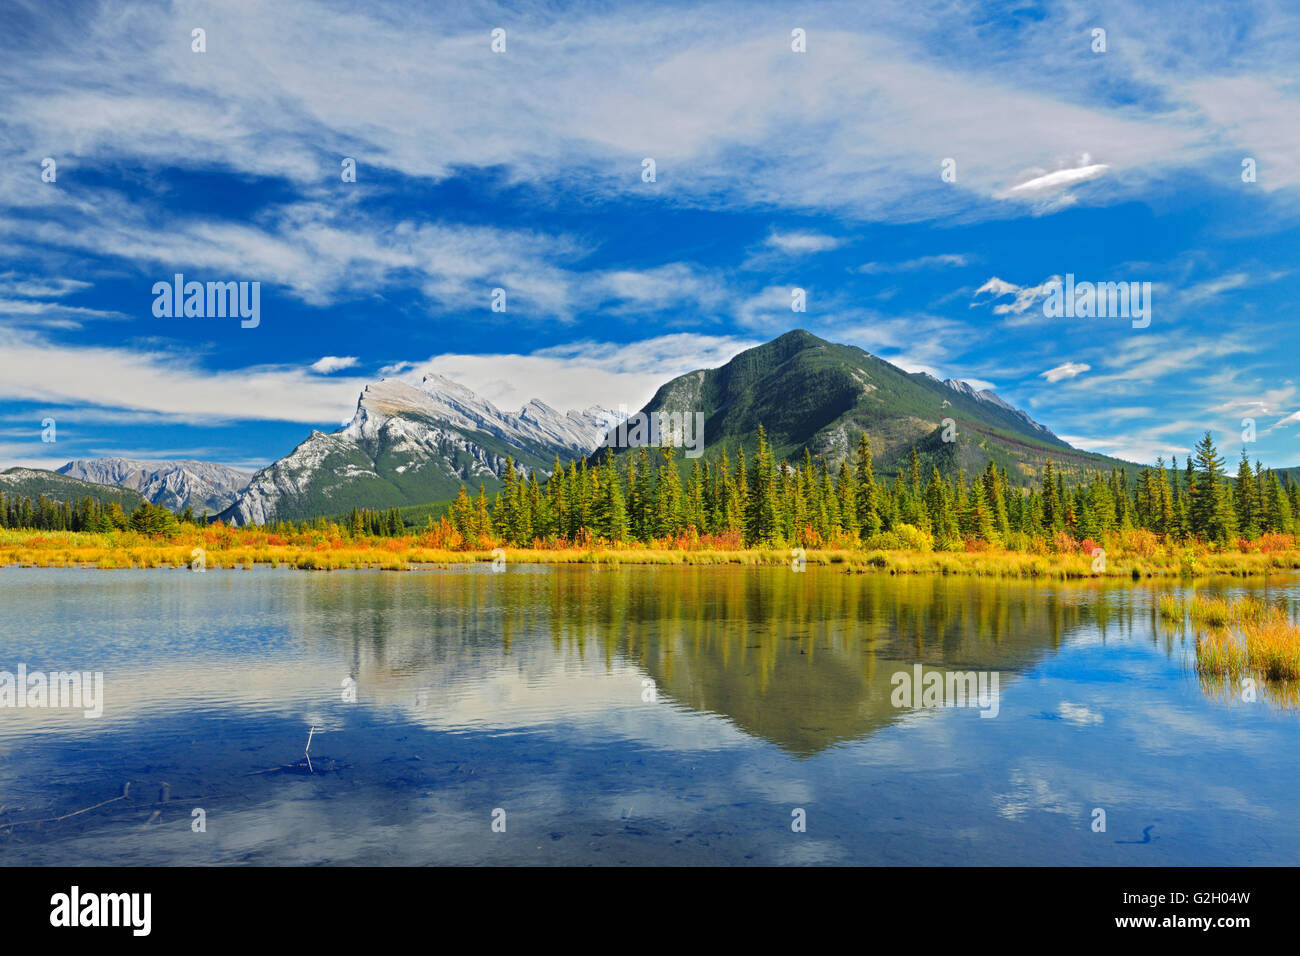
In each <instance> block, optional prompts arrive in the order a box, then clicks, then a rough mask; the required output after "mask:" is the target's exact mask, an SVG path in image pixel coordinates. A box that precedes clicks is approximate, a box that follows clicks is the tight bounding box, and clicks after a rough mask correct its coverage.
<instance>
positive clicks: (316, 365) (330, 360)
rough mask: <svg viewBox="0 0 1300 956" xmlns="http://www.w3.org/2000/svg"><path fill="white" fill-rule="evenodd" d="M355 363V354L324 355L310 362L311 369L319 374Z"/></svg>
mask: <svg viewBox="0 0 1300 956" xmlns="http://www.w3.org/2000/svg"><path fill="white" fill-rule="evenodd" d="M356 364H357V357H356V356H355V355H326V356H324V357H322V358H319V359H317V360H316V361H315V362H312V363H311V370H312V371H313V372H316V373H317V374H319V375H329V374H331V373H332V372H338V371H341V370H343V369H345V368H352V366H354V365H356Z"/></svg>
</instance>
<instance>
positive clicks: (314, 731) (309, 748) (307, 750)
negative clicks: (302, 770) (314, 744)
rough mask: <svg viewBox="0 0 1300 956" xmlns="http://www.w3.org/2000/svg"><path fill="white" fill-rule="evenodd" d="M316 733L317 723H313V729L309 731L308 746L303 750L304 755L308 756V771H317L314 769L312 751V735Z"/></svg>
mask: <svg viewBox="0 0 1300 956" xmlns="http://www.w3.org/2000/svg"><path fill="white" fill-rule="evenodd" d="M314 733H316V725H315V724H312V725H311V730H310V731H308V733H307V747H306V749H304V750H303V752H302V755H303V756H304V757H306V758H307V772H308V773H315V772H316V771H315V770H313V769H312V766H311V752H310V751H311V736H312V734H314Z"/></svg>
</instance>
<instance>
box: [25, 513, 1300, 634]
mask: <svg viewBox="0 0 1300 956" xmlns="http://www.w3.org/2000/svg"><path fill="white" fill-rule="evenodd" d="M437 544H438V542H437V541H436V540H435V539H433V538H431V536H429V535H418V536H416V535H412V536H407V537H403V538H368V537H359V538H356V539H353V538H351V537H350V536H348V535H346V534H344V533H342V532H340V531H339V530H338V529H337V528H330V529H328V530H327V531H316V530H313V531H298V532H295V533H294V534H292V535H289V536H278V535H276V534H273V533H270V532H267V531H265V530H262V529H258V528H247V529H245V528H239V529H236V528H229V527H224V526H219V525H216V526H210V527H205V528H198V527H194V526H187V527H185V528H183V530H182V531H180V532H178V533H177V534H175V535H173V536H171V537H168V538H156V537H149V536H147V535H141V534H137V533H135V532H129V531H114V532H107V533H90V532H48V531H47V532H40V531H15V530H0V565H6V564H10V565H28V566H39V567H94V568H105V569H115V568H164V567H170V568H185V567H189V566H190V563H191V561H192V560H193V558H194V549H195V548H201V549H202V551H203V553H202V560H203V561H204V563H205V566H206V567H208V568H245V569H248V568H252V567H254V566H256V565H266V566H271V567H287V568H298V569H302V570H323V571H326V570H340V569H348V568H375V569H382V570H392V571H405V570H411V569H413V568H418V567H420V566H424V565H450V564H466V563H488V562H491V561H492V560H493V556H494V555H493V549H492V548H490V547H483V548H477V549H470V550H451V549H448V548H447V547H440V546H435V545H437ZM1105 544H1106V557H1105V562H1104V567H1101V566H1099V565H1098V564H1097V563H1096V562H1095V561H1094V558H1093V557H1092V556H1091V554H1083V553H1081V552H1079V551H1077V550H1076V551H1063V552H1061V553H1055V552H1053V551H1050V550H1047V549H1045V548H1043V547H1038V548H1035V549H1033V550H1025V551H1012V550H1006V549H1000V548H988V549H984V550H972V551H933V550H929V551H927V550H881V549H866V548H848V547H835V548H820V549H808V550H807V551H805V552H804V560H805V561H806V565H807V566H808V567H810V568H816V567H819V566H820V567H831V566H834V567H837V568H838V569H839V570H841V571H843V572H845V573H885V574H963V575H977V576H988V577H1014V578H1057V579H1063V578H1087V577H1112V578H1113V577H1124V578H1145V577H1156V576H1187V575H1188V574H1196V575H1210V574H1230V575H1238V576H1251V575H1261V574H1267V573H1269V572H1272V571H1278V570H1293V569H1300V549H1294V548H1293V549H1291V550H1285V551H1272V552H1262V551H1251V552H1239V551H1212V550H1207V549H1205V548H1196V549H1189V548H1187V547H1184V546H1176V545H1160V544H1156V545H1153V544H1151V543H1150V542H1149V541H1144V542H1143V543H1142V546H1141V547H1131V548H1129V549H1127V550H1126V548H1125V544H1126V539H1123V538H1117V539H1116V540H1114V541H1110V542H1106V543H1105ZM503 550H504V554H505V558H506V561H507V563H508V564H509V563H532V564H603V565H619V564H653V565H718V564H729V565H748V566H780V565H787V566H789V565H791V562H792V560H793V557H792V554H791V550H790V549H789V548H770V549H755V548H748V549H746V548H737V549H721V548H713V547H706V546H702V545H700V544H698V543H696V544H690V545H685V546H675V545H670V544H668V543H660V544H656V545H654V546H647V545H643V544H631V545H617V546H612V545H605V544H596V545H591V546H587V547H573V546H570V547H537V548H505V549H503ZM1220 603H1221V602H1220ZM1161 613H1162V615H1164V613H1165V609H1164V607H1163V604H1162V610H1161ZM1182 613H1183V611H1182V609H1181V607H1180V608H1179V610H1177V611H1176V612H1175V611H1174V610H1173V608H1172V606H1171V607H1170V609H1169V616H1170V617H1171V618H1172V617H1178V618H1181V617H1182ZM1189 613H1191V614H1192V616H1193V619H1194V620H1198V621H1201V622H1203V623H1207V624H1212V623H1219V622H1220V621H1221V620H1222V617H1223V609H1222V608H1220V607H1218V606H1217V605H1216V604H1214V602H1212V601H1211V602H1204V604H1203V605H1202V604H1197V602H1196V601H1193V603H1192V606H1191V607H1190V608H1189Z"/></svg>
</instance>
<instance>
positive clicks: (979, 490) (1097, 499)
mask: <svg viewBox="0 0 1300 956" xmlns="http://www.w3.org/2000/svg"><path fill="white" fill-rule="evenodd" d="M1194 451H1195V455H1194V457H1193V456H1191V455H1189V456H1188V458H1187V463H1186V467H1185V468H1180V467H1179V466H1178V464H1177V461H1176V460H1175V461H1171V462H1170V463H1169V465H1166V464H1165V462H1164V460H1163V459H1157V460H1156V464H1155V466H1154V467H1148V468H1143V469H1142V470H1141V471H1140V472H1139V473H1138V475H1137V476H1136V479H1135V480H1134V481H1133V482H1131V483H1130V481H1129V475H1128V472H1126V471H1125V470H1123V469H1119V468H1115V469H1112V470H1111V471H1109V472H1102V471H1092V472H1088V473H1086V474H1084V475H1083V476H1082V477H1081V478H1080V479H1079V480H1076V481H1074V482H1072V483H1071V484H1069V485H1067V483H1066V480H1065V475H1063V474H1061V473H1060V471H1059V470H1058V469H1056V468H1055V467H1054V466H1053V464H1052V462H1051V461H1050V460H1048V461H1046V462H1045V464H1044V465H1043V469H1042V474H1041V476H1040V477H1039V480H1038V482H1037V486H1036V487H1034V486H1032V485H1031V486H1029V487H1024V486H1020V485H1016V484H1013V483H1012V482H1011V481H1010V480H1009V478H1008V476H1007V472H1006V470H1005V469H1003V468H999V467H998V466H997V465H996V463H995V462H993V461H992V460H991V459H990V460H989V462H988V464H987V466H986V467H985V468H984V470H983V472H982V473H980V474H977V475H972V476H970V477H969V478H968V477H967V476H966V475H965V474H964V473H963V472H961V471H958V472H957V473H956V474H951V475H948V476H946V477H945V476H944V475H941V474H940V472H939V469H938V467H937V466H933V465H932V466H931V467H930V469H929V473H928V474H926V473H924V470H923V468H922V467H921V462H920V458H919V456H918V454H917V451H916V449H915V448H913V449H912V451H911V455H910V463H909V467H908V468H906V469H904V470H903V471H901V472H900V473H899V475H898V476H897V477H896V478H895V479H894V481H893V482H892V484H891V483H889V482H887V481H884V480H881V479H878V478H877V477H876V475H875V471H874V466H873V461H872V453H871V442H870V439H869V438H868V437H867V435H866V434H863V435H862V436H861V438H860V439H859V442H858V446H857V451H856V454H855V455H854V456H853V458H852V460H851V461H850V460H845V461H843V462H841V464H840V466H839V468H838V470H836V471H835V472H834V473H832V470H831V468H830V466H829V465H828V464H827V463H826V462H825V461H821V462H819V463H816V464H814V462H813V460H812V457H811V455H810V453H809V452H808V451H807V450H806V449H805V451H804V455H803V460H802V462H801V463H800V464H798V465H792V464H788V463H785V462H777V461H776V460H774V457H773V453H772V449H771V446H770V445H769V443H768V441H767V436H766V434H765V432H764V430H763V429H762V428H761V427H760V428H759V430H758V442H757V448H756V450H755V452H754V454H753V457H752V459H747V458H746V454H745V449H744V447H743V446H741V447H740V448H739V449H738V450H737V457H736V463H735V465H734V466H733V465H732V463H731V461H730V459H729V457H728V453H727V451H726V449H723V451H722V453H721V455H720V457H719V458H718V459H717V460H701V459H695V460H694V462H693V464H692V467H691V470H690V472H689V473H688V474H687V475H686V476H685V478H684V479H683V477H682V474H681V471H680V470H679V468H678V463H677V458H676V454H675V450H674V449H672V448H662V449H658V450H656V452H655V453H654V455H653V457H652V455H651V452H650V451H649V449H647V448H645V447H641V448H639V449H638V450H637V452H636V454H635V455H628V456H624V460H622V461H619V460H618V459H617V458H616V456H614V455H612V454H606V455H605V457H604V458H603V459H601V460H597V461H594V462H589V461H588V460H587V459H585V458H583V459H578V460H575V461H573V462H571V463H570V464H569V465H568V467H567V468H565V467H563V466H561V464H560V462H559V461H558V459H557V460H556V463H555V468H554V470H553V472H552V473H551V475H549V476H547V477H545V480H544V481H543V480H541V479H540V478H539V476H538V474H537V473H536V472H531V473H528V474H525V473H524V472H522V471H521V470H519V469H518V468H516V467H515V464H514V462H513V461H512V460H507V463H506V470H505V475H504V479H503V480H504V487H503V488H502V489H501V490H500V491H499V492H498V493H497V494H496V496H495V497H494V499H493V500H492V502H491V503H490V504H489V502H488V499H487V495H486V493H485V491H484V489H483V487H482V486H480V487H479V492H478V496H477V498H475V499H472V500H471V499H470V497H469V496H468V495H467V493H466V490H465V487H464V486H463V485H462V486H461V489H460V494H459V495H458V496H457V498H456V500H455V502H454V503H453V504H452V506H451V509H450V512H449V514H448V518H449V520H450V523H451V525H452V527H453V528H454V529H455V530H456V531H457V532H458V533H459V534H461V535H462V536H463V537H465V538H466V539H467V540H470V541H484V540H487V539H496V540H503V541H505V542H507V543H509V544H512V545H516V546H526V545H528V544H531V543H532V542H534V541H549V542H553V541H558V540H564V541H568V542H575V541H580V540H584V539H593V538H599V539H604V540H606V541H611V542H632V541H638V542H642V543H647V544H648V543H650V542H652V541H662V540H665V539H678V538H680V537H681V536H683V535H697V536H702V537H703V536H713V537H717V538H730V539H732V540H734V541H738V542H740V543H743V544H744V545H745V546H746V547H774V546H780V545H791V544H798V545H803V546H818V545H823V544H830V543H849V544H851V543H864V544H868V545H870V546H877V547H909V546H912V545H913V544H915V541H916V539H917V537H918V532H919V533H921V535H922V536H924V537H928V539H929V540H930V541H931V542H933V544H934V545H935V546H937V547H942V548H957V547H961V546H963V545H964V544H966V543H968V542H971V541H977V542H986V543H988V544H1002V545H1011V544H1014V543H1017V542H1023V540H1025V539H1029V538H1051V537H1053V536H1054V535H1056V534H1057V533H1066V534H1069V535H1071V536H1072V537H1074V538H1075V539H1076V540H1080V541H1082V540H1086V539H1093V540H1098V539H1100V538H1102V537H1103V536H1104V535H1106V534H1109V533H1112V532H1115V531H1123V530H1128V529H1145V530H1148V531H1151V532H1153V533H1155V534H1158V535H1163V536H1168V537H1169V538H1172V539H1176V540H1179V541H1187V540H1192V539H1195V540H1200V541H1206V542H1214V543H1217V544H1220V545H1229V544H1234V543H1235V542H1236V540H1237V539H1238V538H1247V539H1252V540H1253V539H1256V538H1258V537H1260V536H1261V535H1263V534H1270V533H1282V534H1294V533H1295V532H1296V530H1297V528H1296V520H1295V516H1296V515H1298V514H1300V500H1297V494H1298V493H1300V487H1298V486H1297V484H1296V483H1295V482H1293V481H1291V480H1290V477H1289V475H1286V474H1283V475H1282V476H1280V477H1279V475H1278V474H1277V473H1275V472H1274V471H1272V470H1269V469H1265V468H1263V467H1262V466H1261V465H1259V464H1255V465H1252V464H1251V462H1250V460H1249V459H1248V458H1247V457H1246V455H1245V452H1244V451H1243V453H1242V458H1241V463H1240V465H1239V466H1238V471H1237V476H1236V478H1235V479H1233V478H1230V477H1229V476H1228V474H1227V471H1226V468H1225V463H1224V460H1223V458H1222V457H1221V456H1220V455H1219V454H1218V452H1217V450H1216V449H1215V447H1214V442H1213V440H1212V438H1211V436H1210V434H1209V433H1208V432H1207V433H1206V434H1205V437H1204V438H1203V439H1202V440H1201V441H1200V442H1199V443H1197V445H1196V447H1195V449H1194Z"/></svg>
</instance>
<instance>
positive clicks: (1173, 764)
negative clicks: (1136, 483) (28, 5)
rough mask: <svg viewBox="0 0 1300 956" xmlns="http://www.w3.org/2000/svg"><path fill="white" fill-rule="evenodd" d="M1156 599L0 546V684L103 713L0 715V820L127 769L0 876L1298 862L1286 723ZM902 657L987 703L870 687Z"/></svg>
mask: <svg viewBox="0 0 1300 956" xmlns="http://www.w3.org/2000/svg"><path fill="white" fill-rule="evenodd" d="M1161 587H1163V588H1165V589H1166V590H1172V589H1174V585H1171V584H1164V585H1161ZM1201 587H1202V589H1204V590H1218V591H1229V592H1239V591H1243V590H1249V591H1252V592H1257V593H1266V594H1267V595H1268V596H1269V597H1272V598H1275V599H1285V600H1289V601H1290V602H1291V604H1292V607H1293V608H1294V607H1295V606H1296V604H1297V602H1298V601H1300V586H1298V582H1297V579H1296V578H1294V577H1287V578H1279V579H1274V580H1272V581H1269V582H1263V581H1259V582H1253V583H1250V584H1244V585H1243V584H1242V583H1241V582H1240V581H1237V582H1225V583H1220V584H1210V585H1205V584H1202V585H1201ZM1160 593H1163V592H1162V591H1160V590H1158V589H1157V588H1155V587H1152V586H1150V585H1146V584H1131V583H1127V582H1124V583H1117V582H1107V583H1097V582H1086V583H1068V584H1067V583H1044V582H1040V583H1033V582H1018V581H981V580H975V579H970V578H957V577H920V578H893V577H888V576H880V575H854V574H844V573H841V572H839V571H837V570H833V569H827V568H815V567H809V568H808V570H807V572H806V573H802V574H797V573H794V572H793V571H791V570H790V569H788V568H769V569H755V568H646V567H639V568H621V569H613V570H611V569H595V568H591V567H540V566H531V567H530V566H518V565H515V566H511V567H510V568H509V569H508V570H507V571H506V572H505V573H502V574H494V573H492V572H491V571H490V569H489V568H488V567H486V566H479V567H465V568H453V569H449V570H427V571H418V572H410V573H400V572H397V573H395V572H336V573H328V574H324V573H322V574H315V573H304V572H295V571H275V570H269V569H258V570H253V571H220V570H212V571H208V572H206V573H203V574H195V573H192V572H189V571H178V570H150V571H96V570H84V571H83V570H68V569H33V568H4V569H0V671H4V670H7V671H10V672H16V670H17V667H18V665H19V664H24V665H26V668H27V670H28V672H34V671H68V670H74V669H75V670H81V671H102V672H103V674H104V701H103V715H102V716H101V717H99V718H97V719H95V718H87V717H85V716H84V715H83V713H82V712H81V710H72V709H31V708H21V709H19V708H0V824H4V823H8V822H12V821H19V820H23V821H27V820H42V819H44V820H49V819H50V818H54V817H61V816H66V815H69V814H74V813H75V812H76V811H79V810H82V809H84V808H86V807H90V806H93V805H96V804H100V803H103V802H104V801H109V800H112V799H113V798H114V797H117V796H119V795H120V794H121V793H122V792H123V785H124V783H125V782H127V781H130V782H131V784H132V786H131V789H130V791H129V793H128V796H127V797H126V798H125V799H122V800H116V801H114V802H111V803H105V804H104V805H103V806H102V807H99V808H97V809H94V810H91V811H89V812H86V813H82V814H78V815H76V816H68V817H67V819H64V820H59V821H53V822H45V823H41V824H39V825H35V824H30V823H29V824H24V825H21V826H17V827H13V828H11V829H6V828H4V827H3V826H0V865H18V864H110V865H116V864H143V865H157V864H314V863H334V864H386V863H394V864H447V863H450V864H474V863H490V864H515V863H530V864H660V863H677V864H819V863H828V864H1022V863H1023V864H1049V865H1051V864H1075V863H1077V864H1113V865H1124V866H1129V865H1144V864H1227V865H1233V864H1287V865H1294V864H1296V863H1297V862H1300V822H1298V820H1300V763H1298V760H1297V758H1298V756H1300V714H1297V712H1296V710H1294V709H1287V707H1286V706H1285V704H1284V703H1282V702H1279V700H1277V699H1276V698H1275V697H1274V696H1273V695H1271V694H1269V693H1267V692H1262V693H1261V694H1260V697H1259V699H1258V700H1257V701H1255V702H1246V701H1243V700H1241V699H1240V695H1239V694H1233V693H1230V692H1229V691H1228V690H1225V689H1223V688H1217V689H1216V688H1214V687H1205V686H1203V685H1202V683H1201V682H1200V681H1199V680H1198V678H1197V677H1196V675H1195V672H1194V670H1193V669H1192V666H1191V662H1192V660H1193V657H1192V650H1193V646H1194V641H1195V632H1194V631H1192V630H1184V629H1181V628H1176V627H1170V626H1168V625H1166V624H1164V623H1162V622H1160V621H1158V620H1156V618H1155V616H1154V614H1153V610H1152V609H1153V606H1154V604H1155V601H1156V598H1157V597H1158V595H1159V594H1160ZM918 664H919V665H920V667H921V673H922V674H923V675H924V674H928V673H931V672H939V673H940V674H941V675H946V674H947V673H949V672H971V671H973V672H977V673H981V672H982V673H984V674H985V675H986V677H989V679H990V680H991V676H990V675H993V674H996V675H997V678H998V684H997V695H996V698H994V697H992V694H991V684H986V685H985V687H986V690H987V691H988V692H989V696H988V697H987V698H986V699H985V701H984V703H985V704H987V705H988V706H984V707H982V708H981V707H980V706H952V707H943V706H938V707H906V706H895V705H894V703H893V702H891V696H893V695H894V694H895V687H896V684H895V683H894V679H893V675H895V674H899V673H902V674H906V675H908V676H909V677H914V676H915V674H916V666H917V665H918ZM942 679H943V680H947V678H946V677H943V678H942ZM945 686H946V685H945ZM352 688H354V690H353V689H352ZM899 692H900V693H901V687H900V689H899ZM945 692H946V690H945ZM351 696H355V701H351V700H348V699H346V698H348V697H351ZM918 696H919V695H918ZM914 703H921V701H920V700H918V701H915V702H914ZM966 703H975V704H978V703H980V701H979V700H978V699H976V700H974V701H967V702H966ZM994 709H996V716H993V712H994ZM982 712H983V713H987V714H989V716H981V713H982ZM312 727H315V731H314V732H312V731H311V728H312ZM309 733H310V734H311V748H310V753H309V756H310V759H311V762H312V765H311V768H310V770H309V768H308V767H307V765H306V761H305V760H304V748H305V747H306V745H307V742H308V736H309ZM164 783H165V784H167V785H168V787H167V796H168V800H167V801H166V802H163V801H162V800H161V796H162V788H163V784H164ZM196 808H201V809H202V811H203V814H202V816H203V819H204V820H205V823H206V831H205V832H195V830H194V828H193V823H192V821H193V820H194V819H195V817H194V810H195V809H196ZM1096 808H1100V809H1102V810H1104V811H1105V824H1106V829H1105V831H1104V832H1094V828H1093V821H1094V813H1095V809H1096ZM494 811H504V814H502V813H501V812H497V813H495V815H494ZM799 811H802V814H800V813H799ZM494 816H495V819H496V820H498V821H502V820H503V821H504V827H505V832H495V831H494V829H493V821H494ZM801 819H802V820H803V821H804V822H805V823H806V829H804V831H803V832H796V829H795V826H796V825H797V824H798V823H799V821H800V820H801ZM499 826H500V822H498V828H499Z"/></svg>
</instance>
